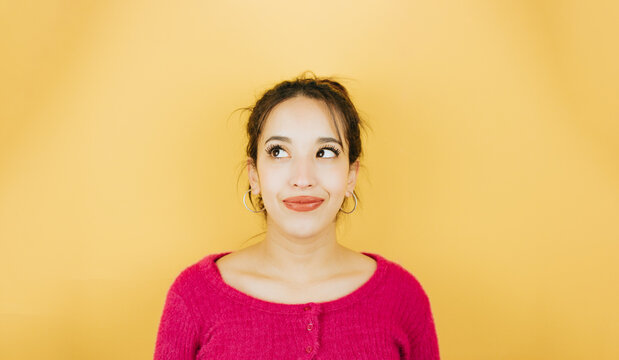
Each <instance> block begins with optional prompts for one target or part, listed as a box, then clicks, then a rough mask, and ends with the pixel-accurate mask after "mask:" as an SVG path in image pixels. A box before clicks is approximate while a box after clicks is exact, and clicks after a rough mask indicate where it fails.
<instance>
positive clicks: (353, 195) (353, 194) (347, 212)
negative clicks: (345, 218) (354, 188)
mask: <svg viewBox="0 0 619 360" xmlns="http://www.w3.org/2000/svg"><path fill="white" fill-rule="evenodd" d="M352 197H353V198H355V206H354V207H353V208H352V210H350V211H344V210H342V208H340V211H341V212H343V213H344V214H350V213H352V212H353V211H355V209H356V208H357V197H356V196H355V193H354V192H353V193H352Z"/></svg>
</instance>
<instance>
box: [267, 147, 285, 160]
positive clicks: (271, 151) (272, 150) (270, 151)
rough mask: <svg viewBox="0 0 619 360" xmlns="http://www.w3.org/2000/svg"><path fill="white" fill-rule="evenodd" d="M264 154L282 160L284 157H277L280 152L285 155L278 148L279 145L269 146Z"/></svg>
mask: <svg viewBox="0 0 619 360" xmlns="http://www.w3.org/2000/svg"><path fill="white" fill-rule="evenodd" d="M266 152H267V154H269V156H272V157H274V158H282V157H285V156H278V155H280V154H281V152H283V153H284V154H286V150H284V149H283V148H282V147H281V146H279V145H272V146H269V147H268V148H267V149H266Z"/></svg>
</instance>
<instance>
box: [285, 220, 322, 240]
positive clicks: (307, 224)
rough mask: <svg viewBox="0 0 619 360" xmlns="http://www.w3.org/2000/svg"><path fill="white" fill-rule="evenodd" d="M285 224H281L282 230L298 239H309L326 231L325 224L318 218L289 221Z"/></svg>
mask: <svg viewBox="0 0 619 360" xmlns="http://www.w3.org/2000/svg"><path fill="white" fill-rule="evenodd" d="M287 220H288V221H286V222H285V223H284V224H280V226H281V229H282V231H283V232H285V233H286V234H290V235H291V236H294V237H297V238H308V237H311V236H314V235H316V234H317V233H319V232H321V231H322V230H324V226H325V224H324V223H323V222H322V221H319V219H317V218H308V219H296V220H290V219H287Z"/></svg>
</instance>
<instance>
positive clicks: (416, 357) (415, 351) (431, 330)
mask: <svg viewBox="0 0 619 360" xmlns="http://www.w3.org/2000/svg"><path fill="white" fill-rule="evenodd" d="M421 291H422V292H421V294H420V299H419V303H418V304H417V306H418V311H416V312H415V315H416V316H415V317H414V321H415V322H416V325H411V326H410V327H409V329H410V330H409V333H408V336H409V338H410V344H411V352H410V356H409V357H408V358H407V360H439V359H440V356H439V351H438V339H437V336H436V328H435V325H434V318H433V316H432V311H431V309H430V301H429V299H428V296H427V295H426V294H425V292H423V290H421Z"/></svg>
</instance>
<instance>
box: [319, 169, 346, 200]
mask: <svg viewBox="0 0 619 360" xmlns="http://www.w3.org/2000/svg"><path fill="white" fill-rule="evenodd" d="M347 177H348V173H347V171H346V170H343V169H331V170H330V171H329V172H325V173H323V174H321V176H320V184H321V186H322V187H323V188H324V189H325V190H326V191H328V192H329V193H331V196H334V195H336V194H338V193H344V192H345V191H346V180H347Z"/></svg>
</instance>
